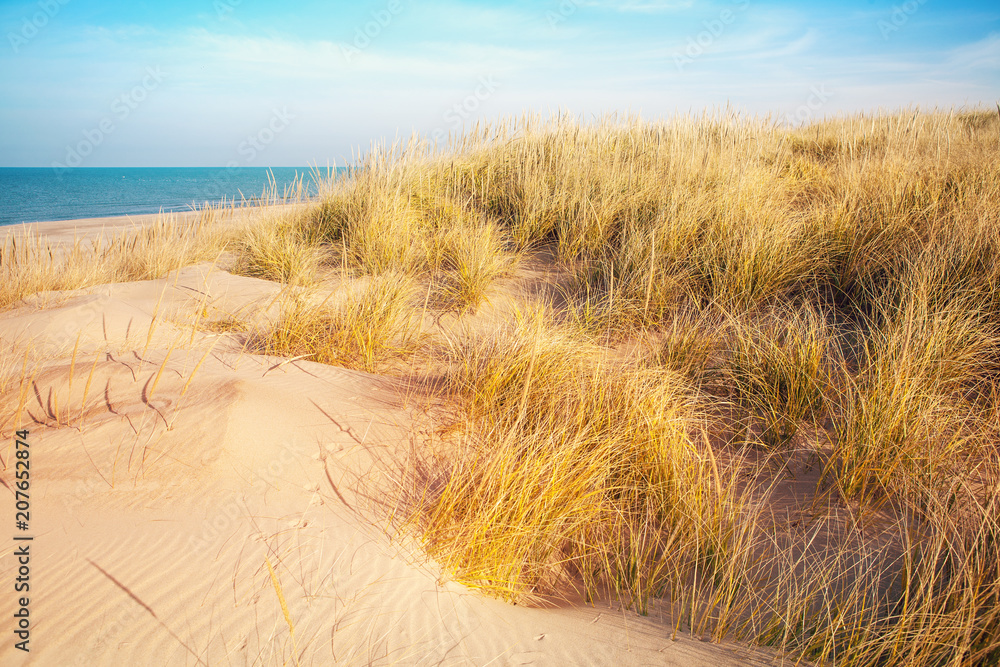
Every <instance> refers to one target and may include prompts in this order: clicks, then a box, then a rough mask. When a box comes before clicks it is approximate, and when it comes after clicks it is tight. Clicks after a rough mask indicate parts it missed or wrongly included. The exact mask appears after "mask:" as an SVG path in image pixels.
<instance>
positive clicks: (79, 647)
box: [0, 220, 780, 667]
mask: <svg viewBox="0 0 1000 667" xmlns="http://www.w3.org/2000/svg"><path fill="white" fill-rule="evenodd" d="M101 224H112V223H108V221H101V222H91V221H87V222H83V221H73V222H67V223H45V224H42V225H38V226H37V229H38V230H39V231H44V232H46V233H59V234H62V236H61V237H60V238H63V239H69V238H72V236H73V235H74V234H79V233H80V232H81V231H84V232H87V233H89V232H91V231H93V230H94V226H95V225H101ZM113 224H116V225H119V226H121V225H130V224H133V222H131V221H122V220H117V222H115V223H113ZM277 289H278V287H277V286H276V285H274V284H272V283H268V282H265V281H260V280H254V279H250V278H243V277H237V276H232V275H230V274H228V273H225V272H223V271H221V270H218V269H213V268H211V267H207V266H196V267H188V268H185V269H181V270H180V271H176V272H174V273H172V274H170V275H169V276H167V277H165V278H163V279H160V280H154V281H147V282H140V283H129V284H119V285H111V286H103V287H100V288H95V289H91V290H82V291H80V292H78V293H77V292H73V293H61V294H47V295H39V296H37V297H34V298H32V299H29V301H28V303H27V304H25V305H24V306H22V307H20V308H17V309H15V310H12V311H7V312H3V313H0V339H2V341H3V345H4V347H3V350H5V351H0V354H9V352H7V351H6V350H9V349H10V344H11V343H13V342H16V341H24V340H26V339H27V338H29V337H30V338H31V340H32V341H33V343H34V345H35V347H36V348H37V349H39V350H42V351H44V353H45V354H46V361H45V363H44V365H43V366H42V367H41V369H40V371H39V373H38V375H37V377H36V380H35V386H36V387H37V392H35V391H32V392H31V394H30V396H29V401H28V408H27V409H28V414H29V415H30V419H29V420H28V422H27V423H30V424H31V425H30V443H31V453H32V454H31V456H32V458H31V503H32V508H31V531H30V534H32V535H34V537H35V539H34V541H33V542H31V543H30V544H31V546H30V550H31V593H30V600H31V601H30V613H31V622H32V626H31V640H30V647H31V652H30V654H29V655H25V654H24V653H23V652H21V651H18V650H16V649H15V648H14V641H15V638H14V636H13V635H12V633H11V632H10V628H11V619H12V615H13V613H14V611H15V594H14V592H13V591H12V585H11V582H12V581H13V580H14V577H15V576H16V575H15V572H16V567H17V564H16V562H15V559H14V557H13V555H12V552H13V550H14V546H13V545H14V542H13V541H12V540H11V535H12V534H13V533H15V532H17V531H15V529H14V509H15V508H14V494H13V492H12V491H11V492H6V491H5V492H3V495H4V496H5V499H4V500H3V501H2V502H0V508H2V509H0V525H3V526H5V527H7V528H6V530H7V537H6V538H3V541H2V545H3V546H2V547H0V549H2V554H3V558H2V559H0V580H2V581H4V582H7V583H6V584H5V585H4V592H3V593H2V594H0V618H3V619H6V620H5V621H3V624H2V627H3V629H4V630H3V633H0V637H2V640H0V664H4V665H20V664H34V665H217V664H225V665H243V664H260V665H276V664H282V665H292V664H296V660H297V662H298V664H302V665H333V664H343V665H368V664H376V665H383V664H394V665H411V664H412V665H488V664H489V665H524V664H536V665H586V664H590V665H711V666H713V667H722V666H723V665H747V664H752V665H768V664H779V663H780V660H779V659H778V658H776V657H775V655H774V654H773V653H771V652H767V651H756V650H751V649H748V648H746V647H742V646H738V645H734V644H712V643H705V642H701V641H698V640H696V639H694V638H691V637H689V636H685V635H678V637H677V638H676V640H672V639H671V634H672V630H671V628H670V626H669V624H668V621H667V619H663V618H659V617H657V616H656V613H655V611H654V613H653V614H652V615H651V616H649V617H642V616H639V615H637V614H635V613H634V612H631V611H625V610H622V609H620V608H617V607H615V606H613V605H609V604H608V603H606V602H605V603H598V604H597V605H596V606H589V605H585V604H570V603H564V604H561V605H556V606H552V607H548V608H529V607H523V606H513V605H508V604H505V603H502V602H499V601H496V600H492V599H488V598H484V597H482V596H481V595H478V594H476V593H475V592H473V591H471V590H469V589H467V588H465V587H463V586H461V585H459V584H456V583H454V582H449V581H447V577H446V576H445V575H444V574H443V573H442V572H441V570H440V568H438V567H437V566H436V565H435V564H434V563H433V562H431V561H428V560H427V559H426V557H425V556H424V555H422V553H421V552H420V550H419V549H418V548H417V547H415V546H414V545H412V544H410V543H409V542H408V541H407V540H405V539H396V540H390V539H389V537H388V536H387V533H386V526H387V525H388V524H387V520H386V513H387V512H388V508H386V507H384V506H383V504H382V503H381V502H380V500H381V499H384V498H387V497H391V495H392V493H391V489H392V484H393V479H392V478H391V477H390V476H388V475H387V473H388V472H391V470H392V466H391V465H390V464H391V462H392V461H393V460H396V459H398V458H399V456H401V455H402V454H403V453H405V452H406V451H407V450H408V448H409V447H410V446H411V443H412V441H413V440H412V438H410V437H409V428H410V425H411V419H412V416H411V413H410V411H409V410H408V409H407V403H406V401H405V397H404V396H402V395H401V393H400V391H399V390H398V389H397V388H396V387H395V386H394V384H393V383H392V382H390V381H388V380H386V379H384V378H379V377H377V376H374V375H369V374H366V373H362V372H357V371H350V370H345V369H341V368H335V367H331V366H323V365H319V364H316V363H311V362H307V361H296V362H292V363H286V364H283V365H281V360H277V359H273V358H264V357H259V356H254V355H249V354H243V353H241V352H240V350H238V349H234V347H233V344H232V343H231V342H230V341H229V339H227V338H226V337H220V336H215V335H212V334H206V333H203V332H199V331H193V330H192V329H191V327H190V326H187V327H185V326H184V325H183V323H184V322H185V321H191V319H192V318H193V315H194V312H195V311H196V310H199V309H202V308H204V309H206V310H207V311H208V312H209V313H212V314H214V315H218V314H219V313H223V312H230V313H232V312H235V311H237V310H239V309H240V308H243V307H246V306H247V305H248V304H252V303H266V302H267V301H268V300H269V299H270V298H272V297H273V295H274V294H275V293H276V291H277ZM157 308H158V309H159V310H158V314H159V316H160V317H159V323H158V325H157V326H156V328H155V331H154V332H153V335H152V336H149V331H150V325H151V322H152V320H153V315H154V312H157ZM78 336H79V351H78V360H77V363H76V368H75V370H74V375H75V377H74V378H73V383H72V386H71V387H70V385H69V376H70V358H69V356H70V351H71V350H72V348H73V346H74V344H76V341H77V338H78ZM147 339H148V349H146V352H145V355H143V354H142V352H143V348H144V347H146V345H147ZM213 343H214V348H212V351H211V352H210V353H209V354H208V356H207V357H206V356H205V351H206V350H208V349H210V346H212V345H213ZM106 349H110V352H109V353H104V352H103V351H104V350H106ZM168 354H169V359H168V360H167V361H166V363H165V364H163V372H162V373H160V366H161V362H163V361H164V359H165V358H166V357H167V355H168ZM95 358H96V359H97V363H96V366H94V377H93V380H92V382H91V386H90V388H89V393H88V401H87V404H86V412H85V415H84V416H85V423H84V424H83V426H82V428H81V424H80V411H81V406H82V403H83V394H84V390H85V384H86V381H87V377H88V375H89V373H90V369H91V367H92V365H93V364H94V360H95ZM203 358H204V363H203V364H202V365H201V367H200V369H199V370H198V372H197V373H196V374H195V375H194V376H193V380H191V381H190V385H189V386H188V388H187V392H186V394H184V395H183V397H182V396H181V393H182V390H183V389H184V387H185V385H186V384H187V383H188V380H189V378H191V376H192V371H193V369H194V368H195V366H196V365H197V364H198V363H199V361H200V360H201V359H203ZM158 374H159V375H160V378H159V381H158V382H157V381H156V376H157V375H158ZM154 382H156V388H155V391H153V395H152V396H150V392H151V391H152V387H153V383H154ZM67 406H70V407H69V417H68V419H67V417H66V413H67ZM57 411H58V412H59V414H60V417H61V421H63V422H66V421H68V422H69V424H68V425H59V424H57V423H56V420H55V414H56V412H57ZM31 420H34V421H35V422H37V423H32V422H31ZM10 442H12V438H8V439H7V441H6V442H3V443H2V445H3V446H2V447H0V454H2V455H3V458H4V461H7V462H9V456H10V454H9V452H8V451H7V445H8V444H9V443H10ZM0 480H2V482H3V483H4V485H5V486H6V487H7V489H8V490H10V489H12V488H13V486H14V481H15V480H14V469H13V466H8V467H7V469H6V470H4V471H3V472H2V473H0ZM268 562H270V564H271V565H272V566H273V568H274V570H275V572H276V574H277V577H278V579H279V581H280V587H281V590H282V593H283V597H284V599H285V601H286V603H287V607H288V613H289V618H290V619H291V621H292V623H293V625H294V641H293V639H292V636H291V635H290V632H289V627H288V625H287V623H286V621H285V617H284V614H283V612H282V607H281V603H280V602H279V599H278V595H277V592H276V590H275V586H274V585H273V582H272V579H271V577H270V575H269V572H268ZM293 647H294V648H293ZM293 654H294V656H295V657H294V658H293ZM29 657H30V659H28V658H29Z"/></svg>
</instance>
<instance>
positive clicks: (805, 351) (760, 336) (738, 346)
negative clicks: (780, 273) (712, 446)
mask: <svg viewBox="0 0 1000 667" xmlns="http://www.w3.org/2000/svg"><path fill="white" fill-rule="evenodd" d="M831 339H832V336H831V334H830V332H829V329H828V327H827V324H826V322H825V320H824V318H823V316H822V315H821V314H819V313H817V312H815V311H811V310H803V311H797V312H795V311H793V312H792V313H789V314H785V315H784V316H782V315H780V314H775V315H772V316H771V317H769V318H768V319H766V320H764V321H763V322H756V323H753V324H750V325H742V326H740V325H737V326H735V327H733V337H732V343H731V349H730V350H729V356H728V360H727V368H726V371H727V376H728V379H729V381H730V383H731V387H732V391H733V393H734V395H735V397H736V399H737V401H738V402H740V403H742V404H743V405H744V406H745V407H746V408H747V409H749V411H750V413H751V414H752V415H753V416H754V417H755V418H756V419H759V420H760V421H761V429H760V434H759V437H760V441H761V442H762V443H763V444H765V445H767V446H769V447H783V446H785V445H787V444H788V442H789V441H790V440H791V439H792V438H793V437H794V436H795V434H796V433H797V432H798V430H799V425H800V424H801V423H802V422H803V421H805V420H810V421H812V422H813V423H815V421H816V420H817V419H818V418H819V417H820V416H821V415H822V414H823V412H824V409H825V407H826V400H825V398H826V397H827V396H830V395H831V389H832V386H833V384H834V378H833V377H832V374H833V369H834V368H836V366H835V365H834V364H833V363H832V360H831V359H830V356H831V354H832V353H833V350H834V349H835V344H834V342H833V341H832V340H831Z"/></svg>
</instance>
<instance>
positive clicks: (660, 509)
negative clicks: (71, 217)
mask: <svg viewBox="0 0 1000 667" xmlns="http://www.w3.org/2000/svg"><path fill="white" fill-rule="evenodd" d="M303 206H304V208H302V209H300V210H297V211H296V212H294V213H293V212H289V213H287V214H286V213H283V212H280V211H279V212H274V215H271V216H270V218H269V219H267V220H263V216H262V220H263V221H259V222H258V223H256V224H251V225H249V226H247V227H245V228H225V229H226V231H225V233H223V228H216V227H215V226H214V225H210V226H209V228H197V227H190V228H188V227H184V226H178V225H174V226H171V225H169V224H163V225H160V226H157V227H154V228H151V229H150V230H149V231H147V232H144V234H140V235H139V236H133V237H129V238H124V237H123V238H122V239H119V240H115V241H113V242H110V243H105V244H101V245H100V246H95V247H94V248H91V247H89V246H85V245H83V244H78V245H77V246H76V247H74V248H70V249H68V250H66V251H65V252H62V253H49V251H48V249H47V248H46V247H45V245H44V242H42V241H40V240H30V239H29V240H24V241H22V240H20V239H19V240H18V241H17V244H16V245H12V244H11V243H8V244H7V245H6V246H5V247H4V248H3V251H2V254H0V273H2V276H3V278H4V280H3V282H2V283H0V307H2V308H6V307H10V306H11V305H13V304H15V303H16V302H17V301H18V300H19V299H20V298H23V297H24V296H26V295H29V294H31V293H34V292H37V291H41V290H49V289H73V288H77V287H83V286H87V285H93V284H99V283H100V282H107V281H111V280H125V279H131V280H135V279H142V278H145V277H153V276H155V275H161V274H162V272H164V271H166V270H169V269H170V268H173V267H176V266H178V265H181V264H183V263H186V262H191V261H201V260H203V259H209V260H211V259H214V258H215V257H216V256H218V255H219V253H220V252H222V250H223V249H231V250H235V260H234V262H235V263H234V269H235V270H237V271H239V272H242V273H246V274H247V275H255V276H258V277H262V278H265V279H268V280H275V281H279V282H283V283H287V284H288V286H287V289H286V290H285V292H284V296H283V302H282V306H281V313H280V315H279V317H278V318H277V320H275V321H272V322H266V321H262V320H248V321H246V322H230V323H228V324H227V325H226V326H227V329H230V330H239V331H241V332H242V333H243V334H245V335H247V336H248V337H249V342H250V343H251V345H250V349H252V350H256V351H260V352H265V353H268V354H278V355H284V356H289V357H300V356H306V357H308V358H310V359H313V360H317V361H321V362H324V363H332V364H338V365H346V366H351V367H355V368H360V369H364V370H368V371H378V370H384V369H386V368H387V367H388V366H389V364H390V362H392V361H393V360H394V359H399V358H401V357H405V356H406V355H408V354H409V353H411V352H413V351H414V349H415V346H416V345H417V344H418V342H419V340H420V337H419V336H418V335H417V332H418V325H419V323H420V322H424V321H425V318H423V315H424V311H425V310H426V309H427V308H430V309H431V310H432V311H434V310H437V311H438V312H444V311H445V310H453V311H457V312H458V314H459V322H460V324H461V323H462V322H468V323H470V326H467V327H463V326H459V327H456V328H455V329H451V330H448V331H445V330H444V329H441V330H440V338H439V339H438V342H437V343H436V344H435V345H433V346H428V348H427V349H426V350H425V352H426V355H425V356H426V357H427V360H426V361H427V362H428V363H424V364H420V365H418V364H413V365H412V366H410V367H409V368H408V369H405V370H404V371H403V372H409V373H412V374H414V375H419V374H421V373H429V374H431V377H429V378H428V377H422V378H413V379H422V380H425V381H426V382H425V383H424V386H430V387H441V388H442V389H441V391H440V392H439V393H438V394H437V397H436V398H437V400H438V401H439V402H440V404H441V405H443V406H444V408H445V410H444V411H443V412H444V413H445V414H447V415H448V418H447V419H446V420H445V422H444V423H442V424H441V429H440V434H441V435H440V437H441V439H442V440H443V443H438V446H436V448H434V450H433V452H434V457H433V458H429V459H428V461H427V463H428V465H430V466H431V467H430V468H428V467H426V466H423V467H421V466H415V467H414V468H412V469H411V470H410V471H409V472H410V473H411V477H410V478H409V481H410V482H411V483H410V485H409V486H408V487H407V488H408V489H409V491H410V492H411V496H410V497H409V500H410V503H411V504H410V505H408V506H407V507H408V510H409V514H408V515H407V520H406V521H405V522H404V524H405V526H406V528H407V529H408V530H412V531H416V533H417V535H418V536H419V537H420V538H421V539H422V540H423V542H424V543H425V545H426V546H427V549H428V551H429V552H430V553H431V554H433V556H434V557H435V558H436V559H437V560H438V562H440V563H441V564H442V565H443V566H445V568H447V569H448V570H449V571H451V572H452V573H454V575H455V576H456V577H457V578H459V579H460V580H462V581H464V582H466V583H468V584H470V585H472V586H476V587H479V588H481V589H483V590H485V591H488V592H491V593H493V594H496V595H499V596H501V597H503V598H505V599H511V600H519V599H529V600H530V599H534V598H536V597H538V596H543V595H547V594H559V593H560V592H561V591H564V590H566V589H567V588H576V589H578V590H582V591H584V592H585V593H586V594H587V595H589V596H592V597H598V596H602V595H613V596H617V597H618V598H620V599H621V600H623V601H624V602H626V603H627V604H631V605H635V606H636V607H637V608H638V609H639V610H641V611H645V610H647V609H649V608H650V607H651V606H654V605H655V606H660V607H661V608H663V609H665V610H666V611H667V612H669V613H670V614H671V615H672V617H673V618H674V620H675V623H676V627H677V629H678V630H687V631H691V632H694V633H696V634H699V635H702V636H709V637H713V638H716V639H721V638H723V637H735V638H739V639H743V640H747V641H751V642H756V643H766V644H770V645H774V646H777V647H779V648H781V649H784V650H786V651H789V652H790V653H792V654H793V655H795V656H797V657H802V658H806V659H811V660H816V661H819V662H834V663H836V664H844V665H871V664H886V665H890V664H907V665H928V666H930V665H935V666H936V665H945V664H947V665H970V666H971V665H982V664H997V663H998V661H1000V611H998V610H1000V558H998V556H997V551H998V536H1000V500H998V498H1000V455H998V447H997V442H998V436H1000V422H998V415H1000V383H998V381H997V378H998V377H1000V376H998V371H1000V354H998V352H1000V350H998V341H1000V331H998V327H1000V299H998V297H997V295H998V294H1000V292H998V288H1000V268H997V267H998V266H1000V262H997V261H996V259H997V251H998V250H1000V241H998V239H1000V118H998V115H997V114H996V113H994V112H992V111H979V110H972V111H954V112H933V113H921V112H905V113H897V114H884V115H864V114H861V115H855V116H849V117H844V118H838V119H834V120H828V121H823V122H818V123H813V124H811V125H808V126H804V127H801V128H795V129H789V128H782V127H778V126H776V125H774V124H772V123H769V122H766V121H763V120H754V119H742V118H738V117H735V116H722V115H717V116H703V117H679V118H675V119H672V120H670V121H668V122H663V123H646V122H642V121H640V120H638V119H633V118H625V119H617V118H613V119H605V120H603V121H599V122H595V123H590V124H583V123H580V122H577V121H575V120H573V119H567V118H559V119H554V120H551V121H545V120H542V119H538V118H533V117H525V118H522V119H517V120H509V121H503V122H500V123H497V124H493V125H481V126H478V127H477V128H475V129H474V130H473V131H472V132H470V133H468V134H467V135H465V136H462V137H459V138H458V139H457V140H456V141H455V142H454V143H453V144H452V145H450V146H448V147H446V148H444V149H441V150H440V151H438V150H437V149H434V148H432V147H431V146H429V145H428V144H427V143H426V142H423V141H421V140H420V139H419V138H414V139H412V140H411V141H409V142H406V143H400V144H395V145H392V146H386V147H382V148H376V149H375V150H373V151H372V152H371V153H369V154H368V155H367V156H365V157H364V158H362V159H361V160H360V162H359V163H358V164H357V165H355V167H353V168H352V170H351V172H350V174H349V175H348V177H346V178H341V179H337V180H334V179H329V180H327V181H325V182H324V183H323V187H322V188H321V196H320V197H319V198H318V200H316V201H314V202H309V203H308V204H307V205H303ZM211 230H216V231H211ZM526 255H534V257H535V258H537V257H542V256H548V257H554V258H555V259H554V260H553V262H554V264H553V266H552V267H550V268H551V269H552V273H551V275H553V276H556V278H554V279H553V280H556V281H558V282H557V284H554V285H549V286H547V287H551V288H552V289H551V290H549V291H548V293H549V294H553V293H554V294H557V295H559V297H560V298H559V299H553V301H552V303H551V304H549V306H548V307H547V308H544V307H538V306H536V305H533V304H531V303H525V304H522V305H521V310H520V311H518V313H517V314H513V315H511V316H510V317H509V318H508V319H509V321H503V320H504V317H506V316H505V315H504V314H502V313H501V315H499V318H500V320H501V321H502V322H501V324H500V325H499V326H498V327H493V326H488V325H486V324H483V322H481V321H479V320H476V319H475V318H476V315H475V311H476V309H477V307H478V306H479V305H480V304H482V303H484V302H485V301H487V300H489V298H490V294H491V293H492V291H493V290H495V289H497V288H498V284H497V281H498V280H499V279H500V278H502V277H503V276H506V275H509V274H511V273H512V272H514V271H515V270H516V267H517V266H518V262H519V260H520V259H521V258H523V257H525V256H526ZM319 258H327V259H328V261H327V262H326V265H327V266H326V268H327V269H329V271H330V272H333V271H335V270H336V269H335V268H334V267H339V271H340V273H341V278H342V279H343V280H344V283H345V284H353V285H362V287H361V288H360V289H357V290H356V291H352V292H350V293H349V294H348V295H347V296H344V297H343V299H342V300H340V301H333V300H332V299H333V297H331V301H330V302H327V303H322V302H317V299H315V298H313V297H312V296H310V294H309V293H305V292H303V291H302V288H301V286H302V285H305V284H308V283H310V282H313V281H316V282H318V283H320V284H319V288H321V289H323V288H327V287H329V286H330V285H329V284H327V283H325V282H323V279H324V278H327V277H329V276H322V275H320V273H318V272H317V270H316V269H317V266H318V262H319ZM356 281H361V282H356ZM418 283H419V284H422V285H424V286H425V287H427V290H426V293H425V290H424V289H423V288H421V289H420V290H415V289H414V287H413V286H414V285H416V284H418ZM435 286H436V288H437V289H436V290H435V289H434V288H435ZM539 291H540V292H541V291H542V290H539ZM432 293H434V294H435V297H436V298H435V299H433V300H432V299H430V296H431V294H432ZM437 297H440V298H437ZM431 314H435V313H433V312H432V313H431ZM424 325H425V326H426V323H425V322H424ZM442 351H443V352H442ZM21 361H22V360H20V359H18V360H15V361H11V362H10V363H7V364H6V365H5V366H3V369H5V370H3V372H2V373H0V376H2V377H0V385H2V387H3V391H4V401H5V404H9V405H10V406H11V411H13V410H14V409H15V408H17V403H18V399H19V396H20V395H21V394H23V391H22V389H23V386H24V383H25V382H26V378H27V377H29V376H30V373H31V369H30V368H29V367H27V366H24V364H23V363H21ZM22 367H23V368H22ZM398 368H399V366H397V369H398ZM435 414H437V413H435ZM8 428H9V426H8Z"/></svg>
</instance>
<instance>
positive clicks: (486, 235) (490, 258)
mask: <svg viewBox="0 0 1000 667" xmlns="http://www.w3.org/2000/svg"><path fill="white" fill-rule="evenodd" d="M506 245H507V238H506V235H505V234H504V233H503V232H502V231H500V230H499V229H498V228H497V227H496V225H493V224H489V223H487V224H482V225H474V226H467V227H456V228H453V229H451V230H449V231H448V232H447V233H446V234H445V236H444V239H443V241H442V251H441V255H442V257H441V267H442V272H441V273H442V275H441V279H440V286H439V290H440V293H441V296H442V297H443V299H444V301H445V303H446V304H449V305H453V306H454V307H456V308H457V309H459V310H461V311H465V310H472V311H473V312H474V311H475V310H476V309H477V308H478V307H479V306H480V304H482V303H483V302H484V301H487V300H488V297H489V291H490V288H491V287H492V286H493V284H494V283H495V282H496V281H497V279H499V278H500V277H502V276H504V275H508V274H509V273H510V272H511V271H512V270H513V268H514V267H515V266H516V257H515V256H513V255H511V254H510V253H508V252H507V251H506Z"/></svg>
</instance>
